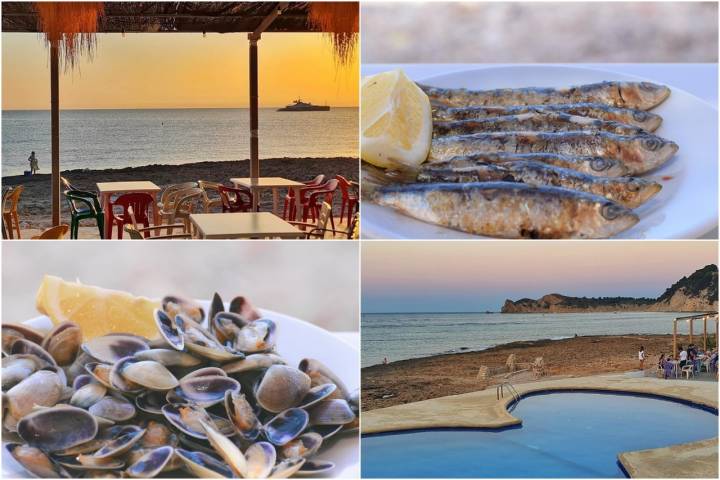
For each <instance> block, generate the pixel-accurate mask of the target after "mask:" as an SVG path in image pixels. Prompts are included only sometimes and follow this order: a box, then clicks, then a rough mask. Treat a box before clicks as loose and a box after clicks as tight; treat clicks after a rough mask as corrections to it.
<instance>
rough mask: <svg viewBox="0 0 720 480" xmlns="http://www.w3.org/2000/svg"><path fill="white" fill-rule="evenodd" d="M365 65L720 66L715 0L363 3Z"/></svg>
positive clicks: (363, 53)
mask: <svg viewBox="0 0 720 480" xmlns="http://www.w3.org/2000/svg"><path fill="white" fill-rule="evenodd" d="M361 9H362V10H361V22H362V25H361V31H362V62H363V63H452V62H465V63H553V62H583V63H592V62H615V63H622V62H632V63H637V62H710V63H716V62H717V61H718V57H717V53H718V3H717V2H568V3H560V2H537V3H530V2H473V3H466V2H429V3H425V2H396V3H386V2H362V3H361Z"/></svg>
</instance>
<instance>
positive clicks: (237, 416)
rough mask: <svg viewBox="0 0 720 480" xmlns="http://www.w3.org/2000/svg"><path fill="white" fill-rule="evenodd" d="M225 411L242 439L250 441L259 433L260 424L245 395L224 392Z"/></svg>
mask: <svg viewBox="0 0 720 480" xmlns="http://www.w3.org/2000/svg"><path fill="white" fill-rule="evenodd" d="M225 412H226V413H227V416H228V418H229V419H230V421H231V422H232V424H233V427H234V428H235V431H236V432H237V433H238V434H239V435H240V437H242V439H243V440H246V441H250V442H251V441H254V440H255V439H256V438H257V437H258V436H259V435H260V431H261V429H262V424H261V423H260V420H259V419H258V418H257V415H256V414H255V411H254V410H253V407H252V405H250V402H248V401H247V399H246V398H245V395H242V394H240V393H237V392H231V391H227V392H225Z"/></svg>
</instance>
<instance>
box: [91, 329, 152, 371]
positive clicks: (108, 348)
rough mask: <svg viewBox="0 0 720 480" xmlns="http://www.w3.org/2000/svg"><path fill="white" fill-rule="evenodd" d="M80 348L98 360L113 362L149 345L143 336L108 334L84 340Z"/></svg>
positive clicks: (146, 348) (145, 348)
mask: <svg viewBox="0 0 720 480" xmlns="http://www.w3.org/2000/svg"><path fill="white" fill-rule="evenodd" d="M81 348H82V349H83V351H84V352H85V353H87V354H88V355H90V356H91V357H92V358H94V359H95V360H97V361H98V362H102V363H109V364H113V363H115V362H117V361H119V360H120V359H122V358H124V357H130V356H132V355H135V354H136V353H137V352H140V351H142V350H148V349H149V348H150V347H148V344H147V341H146V340H145V339H144V338H142V337H138V336H137V335H130V334H110V335H103V336H101V337H95V338H92V339H90V340H88V341H86V342H84V343H83V344H82V345H81Z"/></svg>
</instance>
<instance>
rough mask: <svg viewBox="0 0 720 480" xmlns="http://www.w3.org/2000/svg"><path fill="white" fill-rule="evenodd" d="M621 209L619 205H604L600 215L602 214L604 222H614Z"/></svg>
mask: <svg viewBox="0 0 720 480" xmlns="http://www.w3.org/2000/svg"><path fill="white" fill-rule="evenodd" d="M622 211H623V209H622V207H620V206H619V205H616V204H614V203H606V204H605V205H603V206H602V208H601V209H600V213H601V214H602V216H603V218H605V219H606V220H615V219H616V218H618V217H619V216H620V214H621V213H622Z"/></svg>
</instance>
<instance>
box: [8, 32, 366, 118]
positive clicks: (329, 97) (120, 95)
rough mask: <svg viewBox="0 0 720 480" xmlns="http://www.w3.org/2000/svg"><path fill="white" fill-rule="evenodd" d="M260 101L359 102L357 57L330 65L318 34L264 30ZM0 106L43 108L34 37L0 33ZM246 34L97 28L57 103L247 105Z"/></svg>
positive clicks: (42, 75)
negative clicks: (90, 55)
mask: <svg viewBox="0 0 720 480" xmlns="http://www.w3.org/2000/svg"><path fill="white" fill-rule="evenodd" d="M258 50H259V62H260V84H259V88H260V106H261V107H276V106H282V105H286V104H288V103H290V102H291V101H292V100H294V99H296V98H297V97H302V99H303V100H305V101H310V102H312V103H316V104H325V103H327V104H329V105H332V106H337V107H347V106H351V107H354V106H357V105H358V80H359V77H358V76H359V72H358V65H357V63H356V62H357V59H356V61H355V63H353V64H352V65H350V66H347V67H340V68H336V66H335V64H334V59H333V53H332V48H331V46H330V43H329V41H328V40H326V39H325V38H324V37H323V36H322V34H319V33H266V34H263V37H262V40H260V43H259V49H258ZM2 67H3V71H2V108H3V110H15V109H18V110H20V109H40V110H46V109H49V102H50V99H49V98H50V93H49V92H50V70H49V60H48V50H47V48H46V47H45V44H44V42H43V41H42V39H41V38H40V36H39V35H36V34H33V33H3V34H2ZM247 104H248V41H247V34H246V33H237V34H222V35H221V34H211V33H208V34H207V36H206V37H204V38H203V36H202V34H199V33H197V34H195V33H157V34H149V33H144V34H143V33H129V34H127V35H126V36H125V37H124V38H123V37H122V36H121V35H120V34H98V35H97V49H96V52H95V56H94V59H93V60H92V61H90V60H88V59H87V58H83V60H82V61H81V62H80V68H79V69H76V70H75V71H74V72H68V73H65V74H63V75H62V76H61V78H60V108H61V109H80V108H183V107H187V108H198V107H218V108H223V107H246V106H247Z"/></svg>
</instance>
